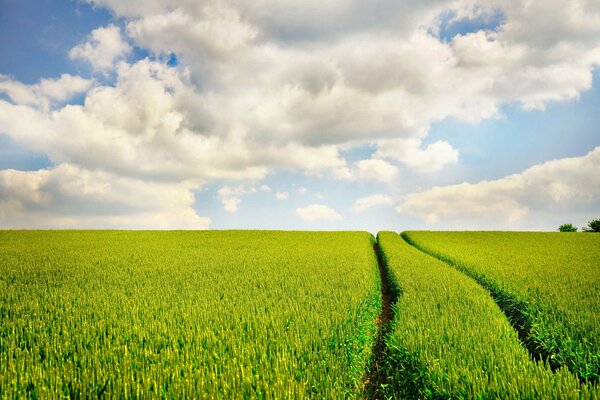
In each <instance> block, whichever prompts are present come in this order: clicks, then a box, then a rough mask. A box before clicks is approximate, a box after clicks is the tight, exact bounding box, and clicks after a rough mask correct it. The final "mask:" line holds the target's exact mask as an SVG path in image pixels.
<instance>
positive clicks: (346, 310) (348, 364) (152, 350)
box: [0, 231, 381, 398]
mask: <svg viewBox="0 0 600 400" xmlns="http://www.w3.org/2000/svg"><path fill="white" fill-rule="evenodd" d="M372 241H373V237H372V235H370V234H368V233H364V232H363V233H352V232H345V233H342V232H339V233H301V232H285V233H284V232H235V231H233V232H118V231H111V232H82V231H63V232H35V231H29V232H27V231H24V232H19V231H0V293H2V297H1V298H0V319H1V321H2V323H1V325H0V397H23V396H31V397H35V396H37V397H41V398H47V397H58V396H61V395H64V396H70V397H97V396H99V395H101V394H110V396H111V397H113V396H116V397H131V396H135V397H139V396H143V397H156V396H161V397H170V396H175V397H204V398H206V397H219V398H241V397H262V398H301V397H324V398H344V397H348V396H352V395H353V394H354V393H358V392H359V391H360V390H361V378H362V376H363V374H364V372H365V371H364V368H365V365H367V364H368V362H367V360H368V358H369V356H370V350H371V342H372V339H373V336H374V335H375V331H376V325H375V317H376V315H377V314H378V313H379V309H380V301H381V300H380V297H379V282H378V273H377V267H376V261H375V260H376V259H375V256H374V254H373V251H372ZM192 395H193V396H192Z"/></svg>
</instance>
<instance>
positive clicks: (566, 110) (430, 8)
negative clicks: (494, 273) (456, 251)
mask: <svg viewBox="0 0 600 400" xmlns="http://www.w3.org/2000/svg"><path fill="white" fill-rule="evenodd" d="M283 3H285V2H283ZM283 3H282V2H275V1H266V2H264V4H263V5H262V6H261V8H260V9H257V7H253V6H252V4H251V2H248V1H244V0H238V1H231V2H224V1H213V2H207V3H206V4H205V5H202V6H191V5H190V4H188V3H186V2H177V1H175V2H166V1H165V2H163V1H161V0H156V1H154V2H150V3H145V4H144V5H142V4H141V3H140V4H137V2H136V1H132V2H127V3H120V2H117V1H112V0H97V1H89V2H84V1H58V0H45V1H31V0H27V1H15V0H7V1H3V2H1V3H0V53H1V54H2V55H3V56H2V57H0V228H131V229H137V228H153V229H154V228H156V229H177V228H183V229H188V228H190V229H196V228H213V229H230V228H250V229H352V230H369V231H371V232H376V231H378V230H383V229H386V230H396V231H399V230H404V229H510V230H522V229H524V230H532V229H534V230H554V229H556V227H557V226H558V224H560V223H563V222H571V223H574V224H576V225H578V226H582V225H584V224H585V223H586V222H587V221H588V220H590V219H592V218H597V217H600V198H599V196H600V181H599V179H600V178H599V177H600V131H599V130H598V127H599V126H600V114H599V113H598V112H597V110H600V89H598V80H599V76H600V75H599V72H598V66H599V65H600V56H599V54H600V28H594V21H596V20H595V19H594V18H600V9H599V8H598V7H595V6H593V5H589V4H587V3H584V2H581V4H580V7H579V8H577V5H576V4H573V5H559V6H557V5H554V6H551V5H548V4H547V3H544V2H543V1H541V0H540V1H534V2H533V3H532V5H531V7H529V8H527V9H526V8H524V7H523V6H522V5H520V2H517V1H508V0H502V1H500V0H498V1H491V2H470V1H464V2H451V1H440V2H433V1H432V2H422V3H420V4H415V5H409V4H404V3H398V2H392V1H387V0H386V1H383V2H382V4H379V5H378V8H377V7H374V6H373V7H372V6H369V5H364V4H363V3H360V2H346V3H344V2H337V1H325V2H322V4H320V5H318V6H314V7H308V6H302V5H295V7H296V8H294V9H292V8H291V7H284V6H282V4H283ZM575 3H578V2H577V1H576V2H575ZM560 4H562V3H560ZM381 7H384V9H386V10H387V13H386V15H387V17H386V18H381V17H380V12H381ZM585 7H588V9H586V8H585ZM582 10H583V11H584V12H582ZM322 15H327V18H326V19H325V18H323V19H322V18H321V16H322ZM549 20H552V21H556V25H555V26H548V24H547V23H546V22H545V21H549ZM566 20H569V21H570V23H566V22H565V23H564V24H563V23H562V21H566ZM571 22H572V23H571ZM290 32H293V35H292V34H291V33H290ZM557 35H558V36H557Z"/></svg>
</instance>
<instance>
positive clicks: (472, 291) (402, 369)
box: [378, 232, 598, 399]
mask: <svg viewBox="0 0 600 400" xmlns="http://www.w3.org/2000/svg"><path fill="white" fill-rule="evenodd" d="M378 242H379V245H380V247H381V249H382V251H383V255H384V258H385V261H386V263H387V266H388V268H389V270H390V271H391V272H392V273H393V275H394V278H395V282H396V285H397V287H398V291H399V297H398V301H397V303H396V305H395V313H394V315H395V318H394V323H393V328H392V331H391V333H390V336H389V338H388V355H387V358H388V360H387V362H388V375H389V379H388V393H387V394H388V395H389V396H393V397H395V398H430V399H438V398H473V399H476V398H479V399H487V398H514V399H519V398H521V399H527V398H554V399H579V398H596V397H597V396H598V391H597V389H594V388H591V387H589V386H585V385H584V386H583V387H581V386H580V382H579V380H578V379H577V378H576V377H575V376H574V375H573V374H571V373H570V372H569V371H568V370H567V369H566V368H563V369H559V370H557V371H556V372H553V371H552V370H551V369H550V367H549V366H548V365H547V364H544V363H542V362H535V361H533V360H531V358H530V356H529V354H528V352H527V351H526V350H525V349H524V348H523V347H522V346H521V343H520V341H519V338H518V336H517V333H516V332H515V330H514V329H513V328H512V327H511V325H510V324H509V322H508V320H507V319H506V317H505V315H504V314H503V313H502V311H501V310H500V309H499V308H498V306H497V305H496V304H495V303H494V301H493V300H492V298H491V297H490V296H489V293H488V292H487V291H486V290H485V289H483V288H482V287H481V286H479V285H477V284H476V283H475V282H474V281H473V280H472V279H471V278H469V277H468V276H466V275H464V274H462V273H461V272H459V271H458V270H456V269H454V268H452V267H450V266H448V265H446V264H445V263H443V262H441V261H438V260H436V259H435V258H433V257H431V256H429V255H427V254H424V253H423V252H421V251H419V250H417V249H415V248H414V247H412V246H410V245H409V244H407V243H406V242H404V240H402V239H401V237H400V236H399V235H397V234H395V233H392V232H380V233H379V235H378Z"/></svg>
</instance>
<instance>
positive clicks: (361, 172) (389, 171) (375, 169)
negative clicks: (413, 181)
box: [335, 158, 398, 183]
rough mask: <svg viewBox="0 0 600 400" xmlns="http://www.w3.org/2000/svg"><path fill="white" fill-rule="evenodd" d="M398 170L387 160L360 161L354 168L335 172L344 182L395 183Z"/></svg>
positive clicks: (340, 169) (343, 168) (344, 168)
mask: <svg viewBox="0 0 600 400" xmlns="http://www.w3.org/2000/svg"><path fill="white" fill-rule="evenodd" d="M397 174H398V168H397V167H396V166H394V165H392V164H390V163H389V162H387V161H385V160H380V159H374V158H372V159H368V160H360V161H358V162H357V163H356V164H355V165H353V166H352V167H350V168H349V167H342V168H339V169H337V170H336V171H335V176H336V177H337V178H339V179H344V180H362V181H375V182H385V183H390V182H393V181H394V179H395V178H396V175H397Z"/></svg>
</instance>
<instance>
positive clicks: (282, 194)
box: [275, 192, 290, 200]
mask: <svg viewBox="0 0 600 400" xmlns="http://www.w3.org/2000/svg"><path fill="white" fill-rule="evenodd" d="M289 195H290V194H289V193H288V192H277V193H275V198H276V199H277V200H287V199H288V197H289Z"/></svg>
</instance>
